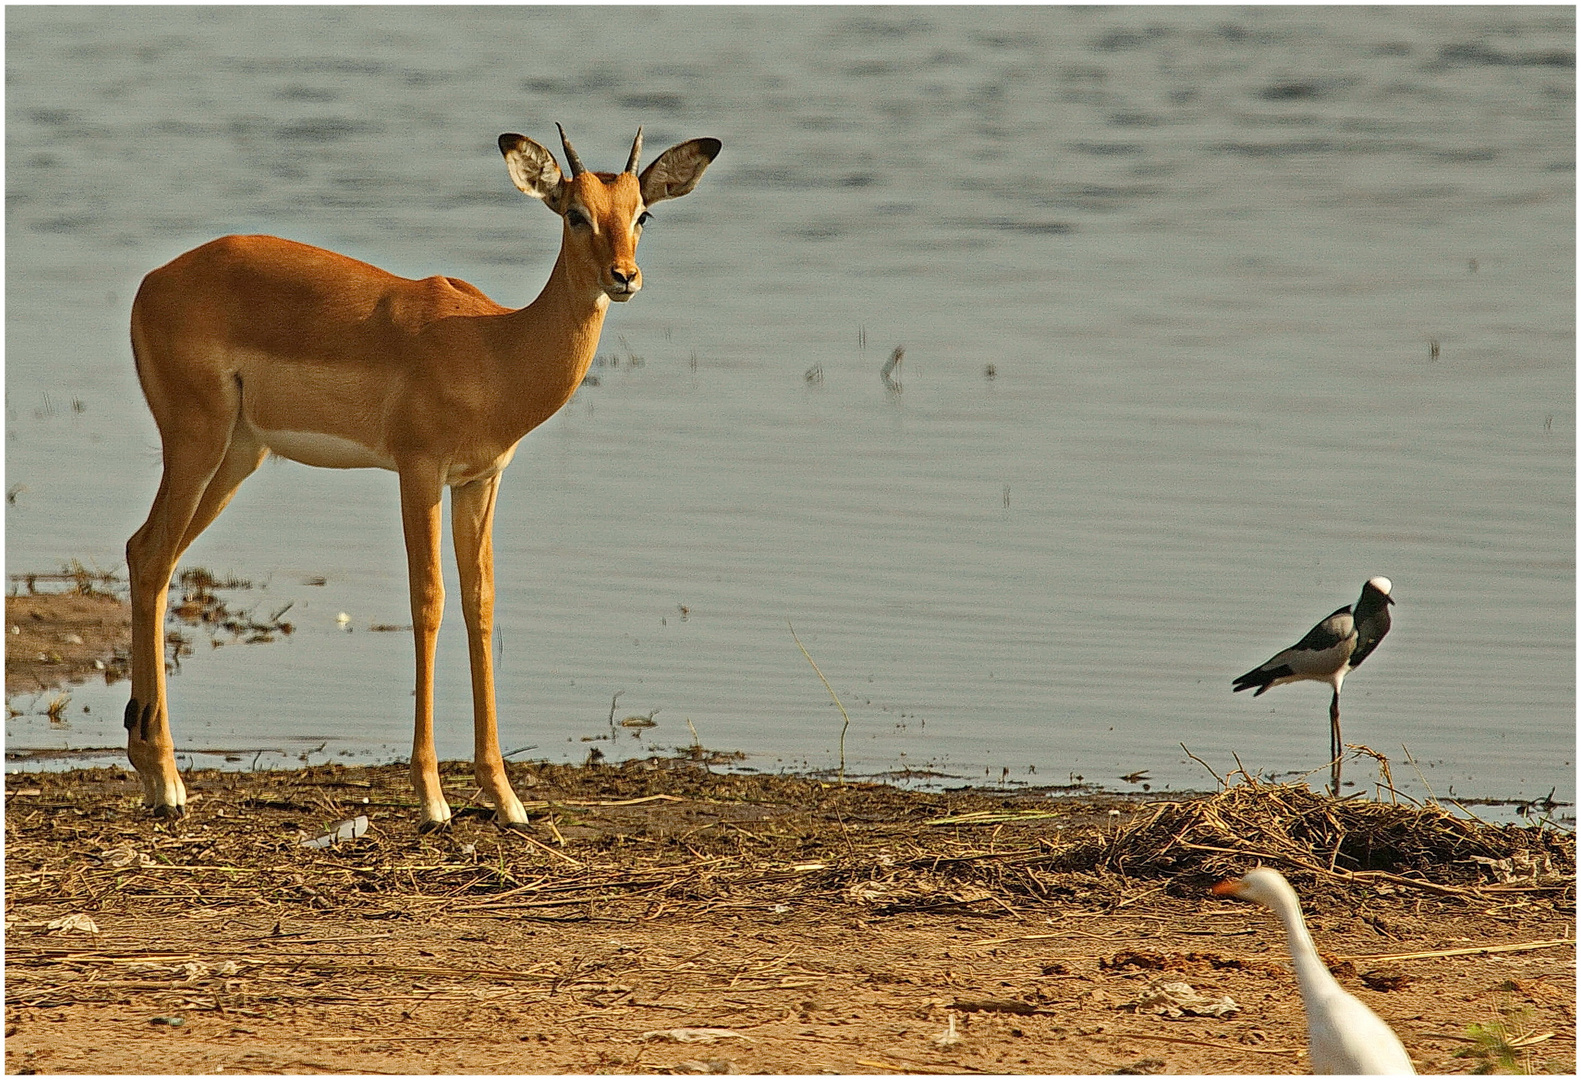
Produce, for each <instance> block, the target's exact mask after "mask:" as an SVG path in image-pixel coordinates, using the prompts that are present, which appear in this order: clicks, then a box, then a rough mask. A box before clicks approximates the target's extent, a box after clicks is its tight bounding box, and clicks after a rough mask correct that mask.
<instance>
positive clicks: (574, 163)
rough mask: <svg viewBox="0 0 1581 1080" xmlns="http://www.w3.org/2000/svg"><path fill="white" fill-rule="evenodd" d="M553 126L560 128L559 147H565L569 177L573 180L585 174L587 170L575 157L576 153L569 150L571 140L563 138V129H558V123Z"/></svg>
mask: <svg viewBox="0 0 1581 1080" xmlns="http://www.w3.org/2000/svg"><path fill="white" fill-rule="evenodd" d="M554 126H555V127H557V128H560V145H561V146H563V147H565V161H566V164H567V165H569V166H571V177H572V179H575V178H576V177H577V176H580V175H581V174H582V173H585V172H587V169H586V168H585V167H584V166H583V164H582V159H581V158H579V157H577V156H576V151H575V150H573V149H572V148H571V140H570V139H568V138H566V137H565V128H563V127H560V124H559V123H558V122H556V123H555V125H554Z"/></svg>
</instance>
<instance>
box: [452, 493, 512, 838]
mask: <svg viewBox="0 0 1581 1080" xmlns="http://www.w3.org/2000/svg"><path fill="white" fill-rule="evenodd" d="M499 486H500V478H499V474H498V473H496V474H495V475H494V476H491V477H489V478H488V479H487V480H477V481H474V482H473V483H470V484H463V485H461V486H460V487H454V488H451V489H450V524H451V533H452V536H453V538H454V540H455V547H456V569H457V570H458V571H459V572H460V576H461V612H462V616H463V617H464V618H465V619H466V623H467V653H468V656H469V657H470V659H471V662H472V735H473V754H472V775H473V778H474V779H475V780H476V781H477V782H478V786H479V787H480V788H482V789H483V795H484V797H485V798H486V799H488V801H489V802H490V803H491V804H492V805H493V807H494V812H495V815H496V816H497V818H498V820H499V823H500V824H501V825H503V826H504V827H505V828H507V829H525V828H526V827H527V811H526V810H525V809H524V808H523V807H522V803H521V800H520V799H518V798H517V797H516V792H515V791H513V790H512V789H511V782H510V777H508V776H507V775H506V774H505V759H504V758H503V757H501V756H500V736H499V724H498V719H497V714H496V712H495V706H494V660H493V657H492V656H490V654H489V646H490V644H491V643H492V642H493V640H494V499H495V496H496V495H497V494H498V492H499Z"/></svg>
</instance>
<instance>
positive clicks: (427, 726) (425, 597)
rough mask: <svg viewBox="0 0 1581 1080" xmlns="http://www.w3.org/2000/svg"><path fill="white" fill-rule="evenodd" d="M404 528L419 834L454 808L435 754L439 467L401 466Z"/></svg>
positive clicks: (444, 820) (440, 604)
mask: <svg viewBox="0 0 1581 1080" xmlns="http://www.w3.org/2000/svg"><path fill="white" fill-rule="evenodd" d="M400 474H401V529H402V531H403V532H404V533H405V534H406V572H407V578H408V584H409V586H410V588H411V593H412V640H413V642H414V643H415V646H416V650H417V685H416V688H415V697H416V699H417V703H416V712H417V716H416V720H415V722H414V724H413V731H412V786H413V787H414V788H416V789H417V802H418V807H419V809H418V813H419V815H420V820H419V821H418V824H417V830H418V832H432V831H433V830H435V829H442V828H444V827H445V826H446V825H447V824H449V823H450V804H449V803H448V802H446V801H445V791H444V788H443V786H442V785H441V784H440V782H439V757H438V755H436V754H435V753H434V646H435V645H436V644H437V643H438V640H439V622H440V620H441V619H442V618H443V617H444V613H445V586H444V582H443V580H442V579H441V578H440V574H439V523H440V498H441V496H442V495H443V493H444V485H443V483H442V482H441V480H440V473H439V470H438V469H437V468H433V467H429V466H428V465H427V464H426V463H425V464H424V465H423V466H421V467H414V466H410V465H403V466H402V467H401V470H400Z"/></svg>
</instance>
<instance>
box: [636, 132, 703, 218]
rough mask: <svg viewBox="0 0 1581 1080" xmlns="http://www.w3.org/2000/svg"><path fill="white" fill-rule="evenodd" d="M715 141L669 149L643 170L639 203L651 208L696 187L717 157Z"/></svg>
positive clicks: (686, 143) (698, 141)
mask: <svg viewBox="0 0 1581 1080" xmlns="http://www.w3.org/2000/svg"><path fill="white" fill-rule="evenodd" d="M721 145H722V144H721V143H720V141H719V140H718V139H692V140H690V141H688V142H683V143H681V144H680V145H679V146H672V147H670V148H669V149H668V150H666V151H665V152H664V153H662V154H660V155H659V156H658V158H657V159H656V160H655V161H654V162H653V164H651V165H649V166H648V167H647V168H646V169H643V170H642V176H641V177H640V178H639V180H640V182H641V184H642V201H643V203H644V205H647V206H652V205H653V204H654V203H656V202H659V201H660V200H661V199H678V198H680V197H681V196H682V195H685V194H686V193H687V192H688V191H691V190H692V189H693V188H694V187H696V186H697V181H699V180H701V179H702V178H703V170H704V169H706V168H708V165H709V163H710V162H711V161H713V160H714V158H716V157H718V156H719V149H720V146H721Z"/></svg>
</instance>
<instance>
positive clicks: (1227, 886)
mask: <svg viewBox="0 0 1581 1080" xmlns="http://www.w3.org/2000/svg"><path fill="white" fill-rule="evenodd" d="M1240 889H1241V883H1240V882H1239V881H1221V882H1219V883H1218V884H1217V885H1215V886H1214V887H1213V895H1214V896H1234V895H1235V894H1236V893H1238V892H1240Z"/></svg>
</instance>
